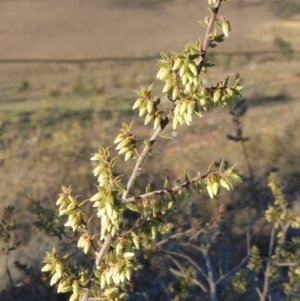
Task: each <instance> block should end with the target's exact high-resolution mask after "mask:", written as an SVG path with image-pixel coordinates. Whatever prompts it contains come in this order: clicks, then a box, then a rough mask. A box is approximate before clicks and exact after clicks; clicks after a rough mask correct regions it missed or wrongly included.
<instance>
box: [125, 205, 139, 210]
mask: <svg viewBox="0 0 300 301" xmlns="http://www.w3.org/2000/svg"><path fill="white" fill-rule="evenodd" d="M125 206H126V207H127V208H128V209H129V210H131V211H135V212H139V210H138V208H137V206H136V205H135V204H133V203H127V204H126V205H125Z"/></svg>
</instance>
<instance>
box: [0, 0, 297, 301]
mask: <svg viewBox="0 0 300 301" xmlns="http://www.w3.org/2000/svg"><path fill="white" fill-rule="evenodd" d="M99 2H100V1H99ZM198 2H199V1H196V0H186V1H184V0H182V1H179V0H173V1H172V0H168V1H155V0H143V1H142V0H139V1H135V0H131V1H126V2H125V1H121V0H113V1H103V2H101V3H96V2H95V1H92V0H89V1H85V2H80V1H68V0H65V1H62V2H59V3H58V1H57V0H43V1H30V0H26V1H20V0H16V1H6V0H5V1H1V3H0V20H1V21H0V25H1V23H2V25H3V26H0V27H2V28H3V31H2V32H1V33H0V43H1V45H4V46H3V47H2V46H1V48H2V49H1V50H0V69H1V72H0V121H1V123H2V131H3V134H2V136H1V137H0V164H1V165H0V199H1V202H0V211H1V212H3V215H2V224H3V221H5V218H4V217H5V214H6V215H7V214H11V212H7V209H6V211H4V208H7V206H9V205H10V206H14V210H13V213H12V214H13V218H14V219H15V220H16V228H14V227H13V230H14V231H12V232H10V233H14V237H9V238H7V236H5V231H4V230H3V227H2V232H1V233H2V234H1V235H2V238H3V239H2V241H1V242H0V246H1V247H2V255H3V256H0V266H1V268H0V290H2V296H3V297H2V298H3V300H22V301H23V300H58V299H57V298H58V297H57V296H56V295H55V293H54V292H53V291H52V290H50V289H49V287H48V286H47V284H46V283H47V280H45V279H44V278H43V276H42V275H41V274H40V272H39V271H40V262H41V261H42V257H43V256H44V254H45V251H46V250H49V249H50V248H51V247H52V245H53V244H58V245H60V244H61V240H60V238H61V237H62V236H63V235H67V236H68V240H67V241H68V242H69V243H70V245H69V246H67V247H66V246H64V247H65V248H70V249H71V248H72V246H74V247H75V246H76V241H75V240H74V238H73V237H72V235H71V233H63V234H62V232H60V231H62V230H61V228H60V224H61V221H59V219H58V218H57V216H56V215H55V212H53V209H54V207H55V201H56V198H57V194H58V193H59V192H60V186H61V185H62V184H63V185H65V186H69V185H71V186H72V187H73V188H74V190H75V191H76V194H79V195H81V196H82V199H85V198H89V197H90V196H92V195H93V194H94V193H95V183H96V181H95V179H94V177H93V175H92V169H93V165H92V164H91V161H90V160H89V159H90V157H91V155H92V154H93V153H95V152H96V151H97V149H98V146H99V145H102V146H109V145H111V144H112V141H113V140H114V137H115V136H116V135H117V134H118V128H119V127H120V122H121V121H126V122H130V121H131V120H132V119H133V118H135V123H134V127H135V129H136V131H137V133H138V135H139V137H140V139H141V140H142V141H143V139H144V137H147V134H148V131H149V129H150V128H147V127H146V128H144V127H143V126H142V124H143V122H142V120H139V119H138V118H137V116H136V115H134V112H133V111H132V110H131V107H132V104H133V101H134V100H135V94H134V93H133V92H132V90H135V89H138V88H139V87H140V86H141V85H144V86H148V85H149V84H150V83H151V82H153V81H154V80H155V75H156V72H157V70H158V69H157V67H156V61H157V58H158V56H159V51H166V52H168V51H177V50H179V49H181V48H182V45H183V44H185V43H187V42H188V40H190V39H197V38H198V37H199V35H200V36H202V37H203V36H204V31H203V29H202V28H201V27H200V26H199V25H198V24H197V23H196V22H194V21H196V20H200V19H201V18H203V17H204V16H205V11H204V8H205V6H206V1H203V3H200V4H199V3H198ZM37 9H38V11H37ZM59 11H60V12H61V13H59ZM90 13H91V14H92V16H90ZM222 14H224V15H225V16H226V17H228V19H229V21H230V22H231V26H232V31H233V33H232V36H230V37H229V39H228V41H227V42H226V43H224V45H221V47H220V48H217V49H216V50H213V51H211V53H210V57H212V59H213V61H214V62H215V63H216V67H215V68H213V69H211V70H212V71H211V72H210V73H208V74H203V82H204V83H205V84H207V85H210V84H213V83H214V82H216V81H217V80H219V79H221V78H225V77H226V76H227V75H229V76H230V78H231V79H232V80H233V79H235V77H237V76H239V74H240V75H241V78H242V84H243V85H244V86H246V89H245V91H244V93H243V94H244V96H245V97H246V99H247V101H246V105H247V107H248V110H247V113H246V114H245V115H244V116H242V117H241V127H242V129H243V134H244V136H245V137H248V138H249V139H248V140H247V141H245V142H244V144H243V145H242V144H241V143H236V142H235V141H233V140H229V139H228V135H235V131H236V125H235V124H234V123H233V122H232V115H231V114H230V112H229V110H228V111H226V110H225V111H224V110H223V109H216V110H214V111H213V112H208V113H206V114H204V116H203V118H202V119H199V120H197V121H196V122H195V123H194V124H193V125H192V126H191V127H190V128H189V127H179V128H178V130H176V132H175V131H171V130H170V131H169V132H168V133H169V134H170V135H171V136H172V137H173V138H174V140H168V141H162V142H160V143H158V145H157V146H156V148H157V150H159V151H161V152H162V155H161V156H160V157H159V158H158V159H157V158H156V159H155V160H154V159H149V160H148V164H146V168H145V170H144V173H143V174H142V175H141V177H140V179H139V181H138V186H137V188H136V189H137V190H136V191H137V192H139V191H140V189H143V187H144V185H145V184H146V183H148V182H149V181H150V182H151V183H152V188H154V189H155V188H160V187H162V180H163V179H164V177H165V175H166V176H168V178H169V179H170V180H172V181H174V182H175V181H176V180H177V179H178V178H179V177H182V174H183V168H184V169H185V170H186V171H187V172H188V173H189V174H191V175H192V174H194V173H196V172H197V171H199V170H201V171H203V172H205V170H206V168H207V166H208V165H209V163H210V162H211V161H212V160H213V159H215V160H216V161H219V160H221V159H222V158H224V159H226V160H227V161H228V162H230V163H234V162H236V161H237V162H238V166H239V169H240V170H241V171H243V176H244V181H245V183H246V184H245V183H244V184H240V185H239V186H237V187H236V190H235V191H234V192H233V193H231V194H226V193H224V194H223V193H221V195H220V197H219V198H218V199H217V200H216V201H209V200H208V198H207V197H203V198H201V199H200V200H197V202H195V203H194V205H193V207H192V208H181V209H180V214H179V217H178V220H176V219H175V220H173V221H172V222H174V223H175V224H178V225H180V227H181V228H182V229H184V228H186V227H189V226H191V225H190V224H192V221H193V222H195V221H197V220H198V221H199V220H203V219H204V220H209V219H210V218H211V216H212V215H213V213H214V210H215V208H216V207H217V205H219V204H220V203H224V204H226V206H227V209H228V212H229V213H228V216H227V218H230V219H232V225H233V226H232V227H233V228H231V229H230V231H229V230H226V231H228V232H226V231H225V232H224V233H227V235H228V237H229V236H230V237H234V235H236V234H238V233H240V232H241V231H242V230H241V229H242V228H243V227H244V226H245V224H247V222H250V221H251V220H252V218H253V216H255V215H257V214H258V211H259V209H258V208H259V207H260V205H262V206H263V208H266V206H267V204H268V201H269V200H270V198H271V195H270V192H269V191H268V189H267V188H266V187H267V185H266V183H267V180H266V174H267V173H268V171H270V170H274V169H276V170H278V173H279V175H280V177H281V179H282V184H283V186H284V192H285V194H286V196H287V199H288V200H289V201H290V202H291V204H292V206H293V208H295V210H299V209H300V207H299V201H300V188H299V187H300V186H299V180H300V167H299V166H300V139H299V137H300V117H299V116H300V102H299V93H300V35H299V25H300V5H299V3H298V1H292V0H290V1H277V0H268V1H259V0H252V1H251V0H248V1H247V0H236V1H231V2H229V3H228V4H226V5H224V11H222ZM187 16H188V19H187ZM193 16H195V18H193ZM96 17H97V18H99V19H97V20H95V18H96ZM29 20H30V22H29ZM27 22H29V23H27ZM101 22H102V23H101ZM106 22H107V23H108V25H107V26H105V25H104V24H107V23H106ZM49 24H50V25H49ZM143 26H144V27H143ZM122 30H123V31H122ZM34 39H35V40H34ZM33 41H34V42H33ZM94 58H95V59H94ZM42 59H46V60H47V61H41V60H42ZM70 59H80V60H79V61H67V60H70ZM85 59H87V60H85ZM64 60H65V61H64ZM155 89H156V92H157V93H159V91H160V90H159V89H161V86H160V83H156V86H155ZM245 149H246V154H247V156H246V157H245ZM121 166H122V165H121ZM131 167H132V163H129V164H128V165H127V166H125V165H124V169H123V170H120V171H119V172H121V173H127V174H128V173H129V171H130V169H131ZM248 183H252V184H251V185H250V184H248ZM253 183H255V187H254V186H253V185H254V184H253ZM245 199H247V200H245ZM259 201H260V202H262V204H260V205H259V204H258V203H259ZM240 203H243V204H244V205H243V206H244V207H243V206H241V208H240V210H239V211H238V212H236V211H235V210H236V208H239V206H238V204H240ZM245 204H246V205H245ZM41 206H42V207H41ZM242 207H243V208H242ZM230 212H232V214H231V213H230ZM233 212H234V214H233ZM45 219H46V220H47V219H48V222H49V224H48V225H45V224H43V222H41V221H45ZM183 220H185V222H183ZM53 224H54V225H56V226H55V227H54V229H53V228H51V227H52V226H51V225H53ZM257 227H258V228H257V229H256V230H255V231H256V237H255V238H254V239H256V240H257V241H259V240H260V237H262V236H263V235H265V233H264V230H263V227H262V228H260V226H257ZM45 232H46V233H47V235H45ZM58 233H61V235H62V236H61V235H58ZM234 233H235V234H234ZM12 242H14V243H12ZM15 248H16V249H15ZM145 256H146V255H145ZM141 258H142V259H141V261H143V263H144V265H145V262H148V261H149V265H150V267H148V270H147V271H144V273H145V275H148V274H149V275H152V277H154V278H155V277H158V275H157V274H155V273H157V272H158V267H161V265H160V263H159V260H157V262H151V261H150V260H149V259H147V258H146V257H143V256H142V257H141ZM153 258H155V257H153ZM146 267H147V265H146ZM165 270H166V271H167V270H168V267H166V268H165ZM147 273H148V274H147ZM151 273H152V274H151ZM164 273H167V272H164ZM153 275H155V276H153ZM158 278H159V277H158ZM155 279H156V278H155ZM157 281H158V280H157ZM152 282H153V281H152ZM152 282H151V283H150V284H149V283H146V278H145V279H142V280H141V278H140V279H139V281H137V280H136V284H135V285H136V286H135V288H132V290H133V291H134V290H135V291H140V292H142V293H141V296H140V297H136V298H141V300H142V298H144V299H143V300H145V299H146V300H147V298H148V297H147V296H150V297H149V298H150V299H149V300H151V298H152V297H153V296H155V293H156V291H155V289H154V288H152V287H151V285H154V286H155V284H153V283H154V282H153V283H152ZM158 282H159V281H158ZM37 283H38V285H37ZM32 284H34V285H32ZM173 284H174V283H173ZM156 285H158V284H156ZM176 285H177V284H176V283H175V284H174V285H173V286H174V287H176ZM178 285H179V284H178ZM180 285H183V286H184V285H185V286H184V288H185V289H186V291H185V290H184V289H183V288H182V287H181V289H180V291H181V292H182V296H181V297H180V298H183V299H182V300H188V299H187V298H188V296H189V298H191V299H190V300H196V299H193V297H191V296H193V294H194V293H195V291H193V290H190V289H189V287H188V285H189V284H182V283H181V284H180ZM162 287H163V286H162ZM11 288H14V290H13V292H12V291H11V290H10V289H11ZM151 289H152V291H151ZM161 290H162V291H163V288H161ZM18 291H19V292H20V293H18ZM153 291H154V292H153ZM175 291H176V289H175ZM184 292H186V294H185V293H184ZM143 295H146V297H145V296H144V297H143ZM151 296H152V297H151ZM4 298H6V299H4ZM43 298H44V299H43ZM51 298H52V299H51ZM171 298H172V297H171V296H169V299H170V300H171ZM1 300H2V299H1ZM137 300H139V299H137ZM174 300H175V299H174ZM176 300H181V299H176ZM224 300H225V299H224Z"/></svg>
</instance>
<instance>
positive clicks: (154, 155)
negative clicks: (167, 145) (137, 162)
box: [148, 151, 160, 157]
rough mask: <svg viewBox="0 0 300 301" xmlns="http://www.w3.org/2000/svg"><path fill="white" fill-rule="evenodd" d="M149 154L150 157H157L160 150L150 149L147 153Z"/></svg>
mask: <svg viewBox="0 0 300 301" xmlns="http://www.w3.org/2000/svg"><path fill="white" fill-rule="evenodd" d="M148 155H149V156H151V157H157V156H159V155H160V152H157V151H151V152H149V153H148Z"/></svg>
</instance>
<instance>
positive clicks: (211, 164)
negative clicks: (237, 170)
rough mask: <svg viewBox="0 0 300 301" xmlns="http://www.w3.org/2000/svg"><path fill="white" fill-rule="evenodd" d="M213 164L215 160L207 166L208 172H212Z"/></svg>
mask: <svg viewBox="0 0 300 301" xmlns="http://www.w3.org/2000/svg"><path fill="white" fill-rule="evenodd" d="M214 164H215V160H213V161H212V162H211V163H210V164H209V166H208V172H212V170H213V167H214Z"/></svg>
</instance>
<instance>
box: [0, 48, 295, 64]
mask: <svg viewBox="0 0 300 301" xmlns="http://www.w3.org/2000/svg"><path fill="white" fill-rule="evenodd" d="M271 53H273V54H281V53H283V51H281V50H258V51H233V52H216V53H210V55H211V54H213V55H238V56H247V55H250V56H251V55H260V54H271ZM293 53H300V50H294V51H293ZM160 57H161V56H160V55H149V56H126V57H94V58H93V57H92V58H77V59H52V58H28V59H26V58H7V59H1V58H0V64H7V63H72V64H74V63H92V62H104V61H134V60H136V61H138V60H140V61H147V60H153V59H158V58H160Z"/></svg>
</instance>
